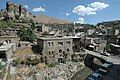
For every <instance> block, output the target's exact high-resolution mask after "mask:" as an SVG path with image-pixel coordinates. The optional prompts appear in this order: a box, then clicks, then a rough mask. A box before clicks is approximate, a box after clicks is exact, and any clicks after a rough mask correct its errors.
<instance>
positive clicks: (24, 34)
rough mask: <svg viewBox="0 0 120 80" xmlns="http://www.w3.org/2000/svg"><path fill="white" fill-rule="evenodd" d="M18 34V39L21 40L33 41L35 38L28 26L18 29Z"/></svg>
mask: <svg viewBox="0 0 120 80" xmlns="http://www.w3.org/2000/svg"><path fill="white" fill-rule="evenodd" d="M17 34H18V36H19V37H20V40H22V41H30V42H33V41H34V40H35V39H36V35H35V34H34V31H33V30H32V29H30V28H24V27H23V28H21V29H20V31H18V33H17Z"/></svg>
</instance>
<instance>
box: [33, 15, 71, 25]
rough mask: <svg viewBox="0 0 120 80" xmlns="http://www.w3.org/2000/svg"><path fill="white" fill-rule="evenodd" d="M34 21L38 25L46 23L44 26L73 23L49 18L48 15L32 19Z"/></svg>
mask: <svg viewBox="0 0 120 80" xmlns="http://www.w3.org/2000/svg"><path fill="white" fill-rule="evenodd" d="M32 19H33V20H35V21H36V22H38V23H44V24H54V23H56V24H67V23H71V22H70V21H68V20H62V19H58V18H54V17H49V16H46V15H43V14H41V15H38V16H36V17H34V18H32Z"/></svg>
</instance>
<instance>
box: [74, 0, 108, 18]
mask: <svg viewBox="0 0 120 80" xmlns="http://www.w3.org/2000/svg"><path fill="white" fill-rule="evenodd" d="M108 6H109V4H106V3H101V2H93V3H91V4H88V6H84V5H78V6H76V7H75V8H74V9H73V13H77V14H78V15H82V16H84V15H91V14H96V12H97V11H99V10H102V9H105V8H107V7H108Z"/></svg>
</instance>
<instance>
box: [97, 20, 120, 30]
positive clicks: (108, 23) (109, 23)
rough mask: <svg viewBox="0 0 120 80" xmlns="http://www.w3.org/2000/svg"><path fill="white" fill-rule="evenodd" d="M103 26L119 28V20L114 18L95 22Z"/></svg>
mask: <svg viewBox="0 0 120 80" xmlns="http://www.w3.org/2000/svg"><path fill="white" fill-rule="evenodd" d="M100 25H102V26H105V27H116V28H119V29H120V20H114V21H105V22H101V23H97V26H100Z"/></svg>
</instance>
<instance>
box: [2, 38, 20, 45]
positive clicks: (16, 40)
mask: <svg viewBox="0 0 120 80" xmlns="http://www.w3.org/2000/svg"><path fill="white" fill-rule="evenodd" d="M18 40H19V39H18V38H17V36H0V43H4V44H10V43H13V44H15V47H17V46H18V43H19V42H18Z"/></svg>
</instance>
